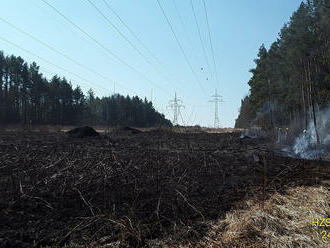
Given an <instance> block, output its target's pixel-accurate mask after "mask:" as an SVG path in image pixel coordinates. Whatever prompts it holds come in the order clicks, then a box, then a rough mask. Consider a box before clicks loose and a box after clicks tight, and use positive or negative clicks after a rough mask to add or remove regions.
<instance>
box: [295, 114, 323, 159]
mask: <svg viewBox="0 0 330 248" xmlns="http://www.w3.org/2000/svg"><path fill="white" fill-rule="evenodd" d="M316 127H317V132H318V135H319V144H318V143H317V136H316V131H315V126H314V122H313V121H312V120H310V122H309V124H308V127H307V129H306V130H304V131H303V133H302V134H300V136H299V137H297V138H296V139H295V142H294V146H293V151H294V153H295V154H296V155H297V156H298V157H300V158H305V159H320V158H322V156H323V154H324V153H325V152H326V150H327V147H328V146H329V145H330V108H328V109H327V110H325V111H321V112H320V113H319V114H318V117H317V121H316Z"/></svg>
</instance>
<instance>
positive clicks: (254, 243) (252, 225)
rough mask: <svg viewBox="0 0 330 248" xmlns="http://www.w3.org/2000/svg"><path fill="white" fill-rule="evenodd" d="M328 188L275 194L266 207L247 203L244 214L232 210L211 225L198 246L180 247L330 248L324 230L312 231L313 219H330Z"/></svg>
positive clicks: (312, 188) (296, 189) (250, 202)
mask: <svg viewBox="0 0 330 248" xmlns="http://www.w3.org/2000/svg"><path fill="white" fill-rule="evenodd" d="M329 199H330V191H329V189H328V188H326V187H323V186H319V187H306V186H304V187H296V188H292V189H289V190H288V191H287V192H286V194H279V193H276V194H274V195H273V196H272V197H271V198H269V199H268V200H266V201H265V202H264V203H263V204H261V203H260V202H256V201H253V200H249V201H246V202H245V204H246V208H245V209H244V210H233V211H230V212H228V213H227V214H226V217H225V219H224V220H219V221H217V222H213V223H210V224H209V225H210V230H209V231H208V233H207V235H206V236H205V238H204V239H203V240H202V241H200V242H199V243H198V244H185V245H181V246H180V247H330V239H327V240H323V239H322V236H321V234H320V233H321V232H322V230H323V228H322V227H312V220H313V218H315V219H316V218H328V217H329V215H330V202H329Z"/></svg>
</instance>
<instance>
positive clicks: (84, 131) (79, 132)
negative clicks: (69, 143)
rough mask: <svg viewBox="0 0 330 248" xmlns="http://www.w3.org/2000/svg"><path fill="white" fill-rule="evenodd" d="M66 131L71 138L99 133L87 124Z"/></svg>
mask: <svg viewBox="0 0 330 248" xmlns="http://www.w3.org/2000/svg"><path fill="white" fill-rule="evenodd" d="M66 133H67V134H68V135H69V137H72V138H84V137H96V136H99V135H100V134H99V133H98V132H96V131H95V129H94V128H92V127H89V126H84V127H77V128H74V129H72V130H70V131H68V132H66Z"/></svg>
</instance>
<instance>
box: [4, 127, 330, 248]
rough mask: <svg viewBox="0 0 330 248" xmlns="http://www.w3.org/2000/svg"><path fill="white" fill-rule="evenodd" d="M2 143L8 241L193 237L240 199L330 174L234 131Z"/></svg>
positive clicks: (127, 242) (125, 243) (74, 243)
mask: <svg viewBox="0 0 330 248" xmlns="http://www.w3.org/2000/svg"><path fill="white" fill-rule="evenodd" d="M121 135H122V136H121ZM0 147H1V149H0V210H1V215H0V221H1V223H2V225H1V228H0V237H1V239H0V243H1V244H3V245H4V247H32V246H35V247H45V246H51V247H62V246H64V245H67V246H69V247H70V246H71V247H79V246H84V245H85V246H86V245H87V246H88V247H101V246H102V245H109V244H111V245H113V246H112V247H154V245H155V244H156V243H157V244H158V245H159V247H162V245H164V244H165V243H166V244H167V245H169V246H171V245H172V247H176V246H177V245H178V244H179V243H180V244H181V243H182V244H184V243H186V242H188V241H189V243H191V244H194V242H198V241H199V240H201V239H203V237H204V236H205V235H206V233H207V232H208V230H209V229H210V226H209V223H210V221H214V220H219V219H223V218H224V217H225V215H226V213H227V212H228V211H230V210H232V209H240V208H243V207H244V206H243V204H242V201H244V200H247V199H254V200H255V201H260V202H263V201H265V200H267V199H268V198H269V197H271V196H272V195H273V194H274V193H278V192H283V191H285V190H286V189H289V188H291V187H296V186H306V185H316V184H322V183H323V182H324V181H325V180H327V179H328V177H329V172H330V164H329V163H328V162H321V161H307V160H301V159H293V158H287V157H281V156H277V155H276V154H274V153H273V152H272V151H270V150H269V149H268V148H267V145H266V144H262V143H261V141H260V139H243V140H242V139H240V138H239V134H236V133H227V134H208V133H175V132H170V131H166V132H156V131H155V132H141V133H139V135H133V134H131V133H125V134H117V135H112V136H111V134H110V137H109V138H104V139H92V138H85V139H68V138H67V137H66V135H64V134H54V133H53V134H52V133H26V134H24V136H23V135H21V136H19V137H17V135H16V134H14V133H0ZM223 228H226V227H225V226H223ZM219 242H220V241H219ZM219 246H221V242H220V243H219Z"/></svg>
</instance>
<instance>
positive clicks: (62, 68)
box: [0, 36, 110, 92]
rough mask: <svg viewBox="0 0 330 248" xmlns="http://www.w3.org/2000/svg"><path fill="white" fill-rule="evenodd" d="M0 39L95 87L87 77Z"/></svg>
mask: <svg viewBox="0 0 330 248" xmlns="http://www.w3.org/2000/svg"><path fill="white" fill-rule="evenodd" d="M0 40H2V41H4V42H6V43H8V44H10V45H12V46H14V47H16V48H18V49H20V50H22V51H24V52H26V53H28V54H31V55H32V56H34V57H36V58H38V59H40V60H42V61H44V62H46V63H47V64H50V65H52V66H54V67H56V68H59V69H60V70H63V71H65V72H67V73H69V74H71V75H73V76H75V77H77V78H79V79H81V80H83V81H85V82H87V83H88V84H89V85H90V86H91V87H95V85H94V83H93V82H91V81H90V80H88V79H86V78H83V77H81V76H80V75H78V74H76V73H74V72H71V71H69V70H67V69H65V68H64V67H62V66H59V65H56V64H54V63H52V62H51V61H49V60H47V59H45V58H43V57H40V56H39V55H37V54H35V53H33V52H31V51H30V50H28V49H25V48H23V47H21V46H19V45H17V44H15V43H14V42H11V41H9V40H7V39H5V38H3V37H1V36H0ZM98 87H99V88H102V89H104V90H107V91H109V92H110V90H109V89H107V88H104V87H101V86H98Z"/></svg>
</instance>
